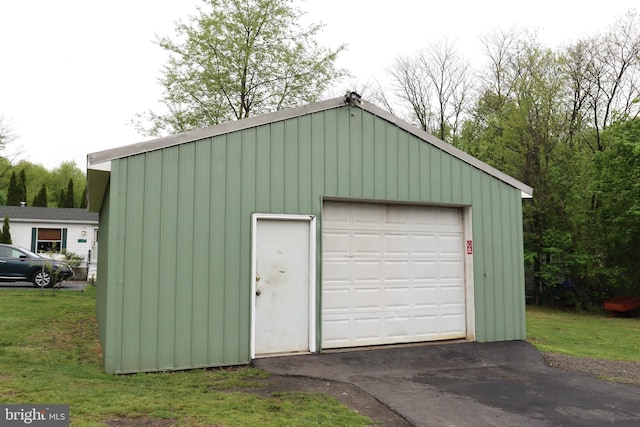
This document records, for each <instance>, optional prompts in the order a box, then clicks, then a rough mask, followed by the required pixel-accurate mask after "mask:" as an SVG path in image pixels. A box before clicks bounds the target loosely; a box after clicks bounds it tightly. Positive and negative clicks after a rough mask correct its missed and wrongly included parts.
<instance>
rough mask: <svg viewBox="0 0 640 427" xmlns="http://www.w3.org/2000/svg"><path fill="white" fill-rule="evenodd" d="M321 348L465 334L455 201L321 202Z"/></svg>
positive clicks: (461, 254)
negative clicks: (414, 203)
mask: <svg viewBox="0 0 640 427" xmlns="http://www.w3.org/2000/svg"><path fill="white" fill-rule="evenodd" d="M323 237H324V238H325V240H324V243H323V310H322V316H323V322H322V325H323V326H322V336H323V342H322V346H323V348H337V347H350V346H360V345H379V344H390V343H399V342H416V341H428V340H438V339H449V338H454V337H455V338H460V337H464V336H465V304H464V303H465V287H464V244H463V242H464V241H463V232H462V220H461V211H460V209H453V208H440V207H438V208H434V207H424V206H402V205H382V204H371V203H346V202H325V203H324V207H323Z"/></svg>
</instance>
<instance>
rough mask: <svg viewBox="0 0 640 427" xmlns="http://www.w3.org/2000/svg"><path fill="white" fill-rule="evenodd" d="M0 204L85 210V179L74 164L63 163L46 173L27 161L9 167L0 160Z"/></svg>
mask: <svg viewBox="0 0 640 427" xmlns="http://www.w3.org/2000/svg"><path fill="white" fill-rule="evenodd" d="M0 204H2V205H8V206H21V205H25V206H40V207H57V208H86V206H87V203H86V178H85V175H84V173H83V172H82V170H80V168H78V167H77V166H76V164H75V162H63V163H62V164H61V165H60V166H58V167H57V168H55V169H53V170H51V171H49V170H47V169H46V168H44V167H43V166H41V165H37V164H33V163H30V162H26V161H22V162H20V163H18V164H16V165H11V164H10V163H9V162H8V161H7V160H6V159H4V158H0Z"/></svg>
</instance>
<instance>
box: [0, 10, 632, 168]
mask: <svg viewBox="0 0 640 427" xmlns="http://www.w3.org/2000/svg"><path fill="white" fill-rule="evenodd" d="M296 2H297V3H298V4H299V5H300V6H301V7H302V9H303V10H306V11H308V15H307V17H306V18H305V19H308V20H310V21H312V22H323V23H325V24H326V27H325V29H324V31H323V33H322V34H321V35H320V37H319V38H318V40H319V41H320V43H321V44H322V45H324V46H327V47H336V46H338V45H339V44H341V43H346V44H347V45H348V49H347V51H346V52H344V53H343V54H342V56H341V57H340V59H339V61H338V66H340V67H343V68H347V69H348V70H349V71H350V72H351V73H352V74H353V75H354V77H355V79H354V80H355V81H357V82H365V81H367V80H374V79H377V80H380V81H382V82H384V80H385V78H386V74H385V70H386V69H387V68H388V67H389V66H390V65H391V63H392V62H393V60H394V59H395V58H396V57H398V56H399V55H410V54H413V53H415V52H416V51H418V50H419V49H420V48H423V47H425V46H426V44H427V43H428V42H429V41H433V40H437V39H440V38H442V37H443V36H447V37H449V38H450V39H453V40H456V41H457V47H458V50H459V51H460V52H461V53H462V54H463V55H464V56H465V57H466V58H467V59H470V60H474V58H477V57H478V52H479V50H480V48H479V39H478V37H479V35H481V34H485V33H487V32H489V31H492V30H494V29H497V28H502V29H509V28H512V27H514V26H515V27H518V28H522V29H530V30H537V31H538V34H539V36H540V39H541V40H542V41H544V42H545V43H546V44H547V46H549V47H555V46H558V45H565V44H568V43H571V42H572V41H575V40H576V39H578V38H580V37H582V36H585V35H591V34H596V33H597V32H598V31H603V30H605V29H606V27H607V26H609V25H611V24H612V23H613V22H614V20H615V18H616V17H619V16H622V15H623V14H624V13H625V12H627V11H629V10H631V9H633V8H636V9H637V8H638V6H637V0H610V1H608V2H605V3H597V4H595V3H593V2H584V1H575V0H554V1H549V0H538V1H536V2H514V1H504V0H485V1H477V0H476V1H474V0H458V1H443V2H432V1H424V0H394V1H391V2H382V1H371V0H369V1H367V0H350V1H349V0H347V1H345V0H306V1H299V0H296ZM200 4H201V0H173V1H168V0H110V1H106V2H105V1H98V0H0V58H2V59H1V61H2V62H1V63H0V115H2V116H4V118H5V119H9V120H10V121H11V125H12V128H13V130H14V132H15V133H16V134H17V135H18V136H19V138H18V139H17V140H16V142H14V143H13V144H12V146H13V147H14V148H18V147H21V149H22V151H23V155H22V158H24V159H26V160H29V161H31V162H34V163H39V164H42V165H43V166H44V167H46V168H48V169H52V168H54V167H57V166H58V165H60V163H61V162H63V161H68V160H72V161H75V162H76V163H77V165H78V166H79V167H80V168H81V169H83V170H84V169H85V167H86V155H87V154H88V153H91V152H95V151H100V150H104V149H108V148H113V147H118V146H121V145H127V144H132V143H136V142H140V141H143V140H145V139H146V138H145V137H142V136H140V135H138V134H137V133H136V131H135V129H134V128H133V126H132V125H131V120H132V119H133V118H134V116H135V114H136V113H138V112H142V111H145V110H147V109H149V108H151V109H157V107H158V104H157V99H158V98H159V97H160V94H161V92H162V88H161V87H160V86H159V85H158V84H157V81H156V79H157V78H158V77H159V75H160V74H159V70H160V68H161V66H162V64H163V63H164V61H165V58H166V56H165V54H164V52H162V50H161V49H159V48H158V47H157V46H156V45H155V44H153V43H152V40H154V39H155V34H159V35H169V36H171V35H173V29H174V27H175V25H174V22H175V21H177V20H179V19H184V18H186V17H187V16H188V15H193V14H195V12H196V6H197V5H200ZM343 87H346V84H344V85H343ZM343 87H340V88H336V90H338V89H339V90H340V91H341V90H342V89H343ZM332 96H335V94H334V95H332ZM4 154H6V153H4Z"/></svg>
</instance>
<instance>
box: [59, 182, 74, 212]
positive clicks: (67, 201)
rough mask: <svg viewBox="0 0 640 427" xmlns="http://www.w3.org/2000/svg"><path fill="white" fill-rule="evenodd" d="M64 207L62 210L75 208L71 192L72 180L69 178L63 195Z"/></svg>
mask: <svg viewBox="0 0 640 427" xmlns="http://www.w3.org/2000/svg"><path fill="white" fill-rule="evenodd" d="M64 196H65V197H64V206H62V207H63V208H75V207H76V202H75V197H74V192H73V178H69V183H68V184H67V191H66V192H65V193H64Z"/></svg>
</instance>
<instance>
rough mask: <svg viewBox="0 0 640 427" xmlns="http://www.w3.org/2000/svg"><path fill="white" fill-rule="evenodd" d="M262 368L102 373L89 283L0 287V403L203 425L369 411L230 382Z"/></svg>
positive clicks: (87, 417)
mask: <svg viewBox="0 0 640 427" xmlns="http://www.w3.org/2000/svg"><path fill="white" fill-rule="evenodd" d="M266 377H268V374H267V373H265V372H263V371H260V370H258V369H253V368H250V367H239V368H226V369H210V370H204V369H200V370H192V371H182V372H172V373H155V374H136V375H122V376H117V375H110V374H105V373H104V372H103V370H102V360H101V354H100V346H99V343H98V339H97V332H96V324H95V288H93V287H88V288H87V290H85V292H73V291H64V292H60V291H58V292H56V293H55V294H54V291H52V290H46V291H45V293H44V295H41V293H40V292H39V291H36V290H33V291H30V290H24V291H14V290H2V291H0V403H25V404H56V403H59V404H69V405H70V412H71V424H72V425H77V426H92V425H96V426H97V425H104V424H103V423H104V421H106V420H109V419H114V418H122V417H126V418H134V419H135V418H140V419H142V418H146V419H148V418H156V419H172V420H175V421H176V423H177V425H186V426H203V425H225V426H254V425H266V426H268V425H277V426H305V425H313V426H335V425H349V426H364V425H371V424H372V421H371V420H370V419H368V418H365V417H363V416H361V415H359V414H357V413H356V412H354V411H351V410H350V409H349V408H347V407H345V406H343V405H341V404H340V403H338V401H337V400H335V399H334V398H332V397H329V396H327V395H323V394H312V393H280V394H276V395H272V396H271V397H268V398H263V397H260V396H258V395H257V394H253V393H245V392H237V391H230V390H235V389H237V388H251V387H256V386H257V385H258V384H259V382H260V380H261V379H264V378H266Z"/></svg>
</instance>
